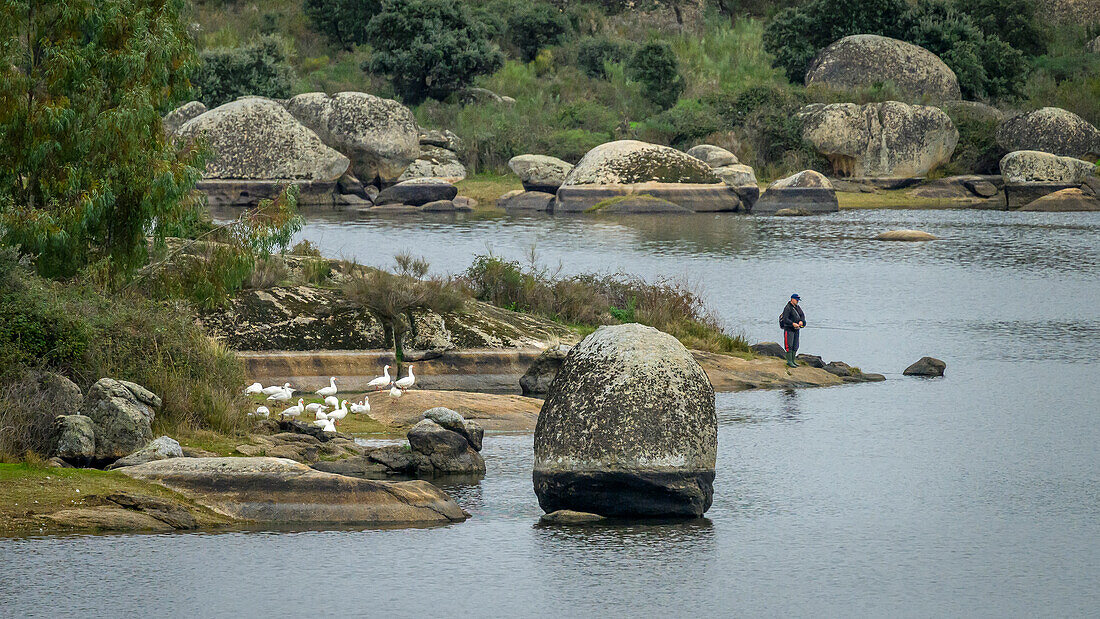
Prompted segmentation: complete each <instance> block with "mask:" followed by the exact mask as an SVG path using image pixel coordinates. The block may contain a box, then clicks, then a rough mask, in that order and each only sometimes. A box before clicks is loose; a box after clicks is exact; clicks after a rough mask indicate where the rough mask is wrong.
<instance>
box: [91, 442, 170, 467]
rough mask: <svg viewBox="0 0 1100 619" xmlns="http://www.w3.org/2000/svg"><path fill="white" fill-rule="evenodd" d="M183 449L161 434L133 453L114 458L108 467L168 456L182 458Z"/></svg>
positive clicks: (150, 460)
mask: <svg viewBox="0 0 1100 619" xmlns="http://www.w3.org/2000/svg"><path fill="white" fill-rule="evenodd" d="M182 457H183V449H182V448H181V447H180V444H179V443H178V442H177V441H176V440H175V439H173V438H172V437H170V436H161V437H158V438H155V439H153V440H152V441H151V442H150V443H149V444H148V445H146V446H145V447H142V448H141V449H139V450H137V451H135V452H134V453H132V454H130V455H128V456H126V457H125V458H119V459H118V460H115V462H114V463H113V464H111V466H109V467H107V468H108V469H117V468H120V467H123V466H136V465H138V464H145V463H146V462H153V461H155V460H167V459H168V458H182Z"/></svg>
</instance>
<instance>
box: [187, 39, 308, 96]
mask: <svg viewBox="0 0 1100 619" xmlns="http://www.w3.org/2000/svg"><path fill="white" fill-rule="evenodd" d="M199 58H200V60H201V61H202V65H201V66H200V67H199V70H198V71H197V72H196V74H195V77H194V79H193V80H192V83H193V84H194V86H195V91H196V92H195V97H196V98H197V99H199V100H200V101H202V102H203V103H205V104H206V105H207V107H216V106H219V105H222V104H223V103H228V102H230V101H232V100H234V99H236V98H238V97H242V96H244V95H257V96H260V97H271V98H273V99H285V98H287V97H289V96H290V87H291V84H293V82H294V70H293V69H292V68H291V67H290V63H289V62H288V61H287V53H286V50H285V49H284V44H283V42H282V40H281V39H280V38H278V37H277V36H265V37H261V38H259V39H256V40H255V41H253V42H251V43H249V44H247V45H243V46H241V47H229V48H225V47H223V48H214V49H208V50H205V51H203V52H202V53H201V54H200V55H199Z"/></svg>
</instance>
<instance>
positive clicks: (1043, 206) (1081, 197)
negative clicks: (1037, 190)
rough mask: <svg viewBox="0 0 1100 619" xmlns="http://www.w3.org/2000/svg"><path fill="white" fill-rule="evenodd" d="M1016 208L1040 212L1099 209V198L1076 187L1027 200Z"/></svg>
mask: <svg viewBox="0 0 1100 619" xmlns="http://www.w3.org/2000/svg"><path fill="white" fill-rule="evenodd" d="M1018 210H1021V211H1036V212H1042V213H1078V212H1095V211H1100V198H1097V197H1096V196H1094V195H1091V194H1087V193H1085V192H1084V191H1081V190H1080V189H1076V188H1070V189H1062V190H1059V191H1055V192H1052V193H1049V194H1047V195H1045V196H1043V197H1041V198H1037V199H1035V200H1032V201H1031V202H1028V203H1027V204H1025V205H1024V206H1022V207H1020V208H1019V209H1018Z"/></svg>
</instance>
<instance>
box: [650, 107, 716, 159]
mask: <svg viewBox="0 0 1100 619" xmlns="http://www.w3.org/2000/svg"><path fill="white" fill-rule="evenodd" d="M726 127H728V125H727V124H726V123H725V122H724V120H723V119H722V117H721V115H719V114H718V112H717V111H716V110H715V109H714V108H713V107H711V106H710V105H708V104H706V103H703V102H701V101H699V100H698V99H680V100H679V101H677V102H676V105H674V106H673V107H671V108H669V109H667V110H665V111H663V112H661V113H659V114H657V115H655V116H651V117H649V118H648V119H646V120H645V122H644V123H642V133H643V137H644V138H645V139H646V140H647V141H651V142H653V141H656V142H663V143H667V144H670V145H672V146H675V147H678V148H679V147H683V146H692V145H694V144H695V143H697V142H698V141H699V140H701V139H702V138H704V137H706V136H708V135H710V134H712V133H717V132H719V131H721V130H722V129H724V128H726Z"/></svg>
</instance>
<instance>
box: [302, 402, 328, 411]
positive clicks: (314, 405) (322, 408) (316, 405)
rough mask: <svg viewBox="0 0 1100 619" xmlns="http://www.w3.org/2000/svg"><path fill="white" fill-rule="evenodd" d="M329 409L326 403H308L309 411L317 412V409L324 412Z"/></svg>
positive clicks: (307, 409)
mask: <svg viewBox="0 0 1100 619" xmlns="http://www.w3.org/2000/svg"><path fill="white" fill-rule="evenodd" d="M327 410H328V407H327V406H325V405H324V404H319V403H317V402H313V403H312V404H306V412H307V413H316V412H317V411H321V412H322V413H323V412H325V411H327Z"/></svg>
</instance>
